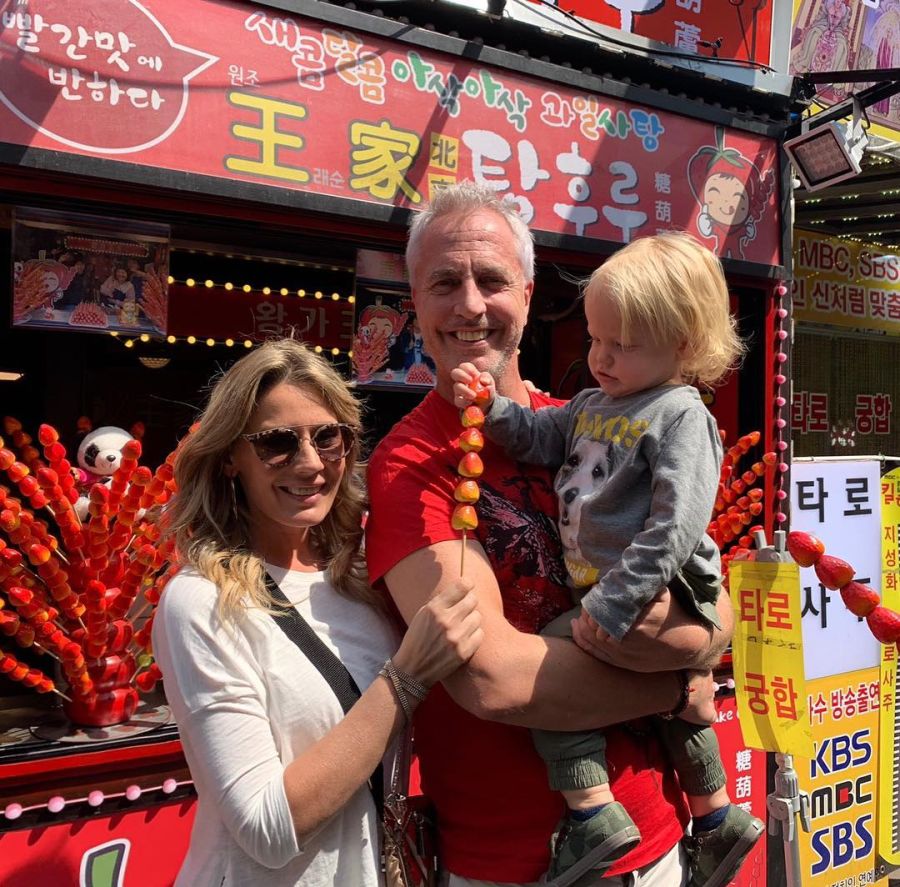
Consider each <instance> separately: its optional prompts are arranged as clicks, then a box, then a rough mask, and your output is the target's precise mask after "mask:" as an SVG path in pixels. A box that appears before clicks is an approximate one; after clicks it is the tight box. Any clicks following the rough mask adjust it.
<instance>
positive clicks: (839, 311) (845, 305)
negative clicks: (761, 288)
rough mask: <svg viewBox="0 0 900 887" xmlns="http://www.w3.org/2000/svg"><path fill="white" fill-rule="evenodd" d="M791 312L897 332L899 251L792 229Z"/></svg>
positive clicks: (810, 318)
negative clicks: (792, 273) (792, 274)
mask: <svg viewBox="0 0 900 887" xmlns="http://www.w3.org/2000/svg"><path fill="white" fill-rule="evenodd" d="M791 298H792V301H793V309H794V318H795V319H796V320H807V321H810V322H812V323H824V324H829V325H831V326H840V327H852V328H854V329H861V330H880V331H882V332H885V333H888V334H890V335H894V336H898V335H900V256H898V255H896V254H894V253H892V252H889V251H888V252H885V251H884V250H882V249H880V248H879V247H876V246H869V245H868V244H863V243H847V242H844V241H842V240H836V239H831V238H828V237H823V236H821V235H819V234H813V233H812V232H810V231H800V230H795V231H794V280H793V282H792V284H791Z"/></svg>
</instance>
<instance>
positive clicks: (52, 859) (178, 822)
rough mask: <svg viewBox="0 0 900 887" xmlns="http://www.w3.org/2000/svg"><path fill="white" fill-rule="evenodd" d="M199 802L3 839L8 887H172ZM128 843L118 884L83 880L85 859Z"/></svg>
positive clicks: (0, 854) (1, 876)
mask: <svg viewBox="0 0 900 887" xmlns="http://www.w3.org/2000/svg"><path fill="white" fill-rule="evenodd" d="M195 807H196V799H195V798H189V799H186V800H184V801H180V802H176V803H172V804H163V805H161V806H158V807H150V808H148V809H146V810H138V811H135V812H133V813H123V814H117V815H113V816H99V815H98V816H96V817H94V818H90V819H80V820H76V821H75V822H69V823H63V824H60V825H50V826H46V827H44V828H34V829H23V830H21V831H11V832H4V833H2V834H0V884H2V885H3V887H36V885H48V887H50V885H72V887H76V885H79V887H169V885H171V884H172V883H173V882H174V880H175V876H176V875H177V874H178V869H179V868H181V862H182V860H183V859H184V855H185V853H186V852H187V847H188V839H189V838H190V830H191V825H192V824H193V820H194V812H195ZM119 840H124V841H127V842H128V856H127V859H126V860H125V865H124V869H123V871H122V876H121V878H120V880H118V881H106V882H104V883H96V882H95V883H90V882H89V883H85V882H84V881H81V880H80V873H81V866H82V858H83V857H84V855H85V854H86V853H88V852H89V851H91V850H92V849H95V848H97V847H99V846H101V845H103V844H107V843H109V842H110V841H119Z"/></svg>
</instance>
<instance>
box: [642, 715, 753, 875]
mask: <svg viewBox="0 0 900 887" xmlns="http://www.w3.org/2000/svg"><path fill="white" fill-rule="evenodd" d="M660 724H661V727H660V732H661V734H662V736H663V742H664V744H665V746H666V749H667V751H668V753H669V755H670V757H671V759H672V763H673V765H674V767H675V770H676V772H677V773H678V779H679V782H680V783H681V788H682V790H683V791H684V793H685V794H686V795H687V796H688V803H689V804H690V807H691V815H692V816H693V823H692V825H691V835H690V837H687V838H685V839H684V843H685V846H686V848H687V850H688V854H689V855H690V868H691V879H690V881H689V882H688V887H724V885H725V884H728V883H729V882H730V881H731V880H733V879H734V876H735V875H736V874H737V872H738V870H739V869H740V867H741V865H742V863H743V862H744V859H745V858H746V857H747V854H748V853H749V852H750V851H751V850H752V849H753V847H754V845H755V844H756V842H757V841H758V840H759V839H760V838H761V837H762V835H763V832H764V831H765V825H764V824H763V823H762V822H761V821H760V820H759V819H757V818H756V817H755V816H753V815H751V814H750V813H748V812H747V811H746V810H744V809H742V808H741V807H737V806H735V805H734V804H732V803H731V802H730V800H729V798H728V792H727V790H726V788H725V771H724V768H723V767H722V761H721V758H720V756H719V742H718V740H717V739H716V734H715V732H714V731H713V729H712V727H700V726H697V725H695V724H689V723H687V722H686V721H681V720H679V719H678V718H675V719H673V720H670V721H666V720H663V721H660Z"/></svg>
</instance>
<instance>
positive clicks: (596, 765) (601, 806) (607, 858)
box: [532, 607, 640, 887]
mask: <svg viewBox="0 0 900 887" xmlns="http://www.w3.org/2000/svg"><path fill="white" fill-rule="evenodd" d="M579 612H580V607H579V608H577V609H575V610H573V611H571V612H570V613H567V614H565V615H564V616H562V617H560V618H559V619H557V620H555V621H554V622H551V623H550V625H549V626H547V628H546V629H544V632H543V634H549V635H551V636H554V637H571V626H570V621H571V619H572V618H574V616H577V615H578V613H579ZM532 736H533V737H534V744H535V747H536V748H537V750H538V753H539V754H540V755H541V757H542V758H543V759H544V762H545V763H546V764H547V772H548V777H549V782H550V788H552V789H554V790H555V791H559V792H561V793H562V795H563V797H564V798H565V799H566V804H567V806H568V808H569V814H568V816H567V817H566V818H565V819H563V820H562V821H561V822H560V824H559V827H558V829H557V832H556V834H555V835H554V836H553V839H552V841H551V852H552V858H551V862H550V869H549V871H548V883H549V884H550V885H552V887H566V885H569V884H574V882H575V881H577V880H578V879H580V878H581V877H582V875H584V873H585V872H588V871H592V870H596V871H605V870H606V869H607V868H609V867H610V866H611V865H612V864H613V863H614V862H615V861H616V860H617V859H619V858H621V857H622V856H624V855H625V854H626V853H627V852H628V851H629V850H630V849H631V848H632V847H634V846H635V845H636V844H637V843H638V842H639V841H640V833H639V832H638V830H637V827H636V826H635V824H634V823H633V822H632V820H631V817H630V816H629V815H628V813H626V811H625V808H624V807H623V806H622V805H621V804H619V803H617V802H616V801H615V799H614V798H613V795H612V792H611V791H610V787H609V776H608V775H607V770H606V737H605V736H604V735H603V733H602V732H601V731H599V730H592V731H584V732H578V733H572V732H563V731H551V730H533V731H532Z"/></svg>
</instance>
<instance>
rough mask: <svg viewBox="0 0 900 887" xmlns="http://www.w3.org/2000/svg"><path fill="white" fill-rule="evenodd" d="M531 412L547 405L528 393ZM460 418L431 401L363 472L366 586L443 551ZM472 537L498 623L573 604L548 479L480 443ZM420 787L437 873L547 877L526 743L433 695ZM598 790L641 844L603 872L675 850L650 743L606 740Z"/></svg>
mask: <svg viewBox="0 0 900 887" xmlns="http://www.w3.org/2000/svg"><path fill="white" fill-rule="evenodd" d="M531 401H532V407H534V408H535V409H538V408H540V407H542V406H547V405H549V404H552V403H555V402H556V401H553V400H551V399H550V398H547V397H545V396H543V395H539V394H532V396H531ZM460 430H461V426H460V423H459V412H458V411H457V410H456V409H455V408H454V407H453V405H452V404H450V403H449V402H448V401H446V400H444V399H443V398H442V397H441V396H440V395H439V394H437V392H434V391H432V392H431V393H429V394H428V396H427V397H426V398H425V400H424V401H423V402H422V403H421V404H420V405H419V406H418V407H417V408H416V409H415V410H413V411H412V412H411V413H410V414H409V415H408V416H407V417H406V418H404V419H403V420H402V421H401V422H399V423H398V424H397V425H396V426H395V427H394V428H393V429H392V431H391V432H390V433H389V434H388V435H387V437H385V439H384V440H383V441H382V442H381V444H380V445H379V446H378V447H377V448H376V450H375V452H374V453H373V455H372V458H371V460H370V462H369V472H368V478H369V479H368V483H369V496H370V499H371V513H370V516H369V520H368V523H367V525H366V551H367V557H368V562H369V574H370V577H371V579H372V581H373V583H377V582H379V581H380V580H382V579H383V578H384V576H385V574H386V573H387V572H388V571H389V570H390V569H391V568H392V567H394V566H395V565H396V564H397V563H399V562H400V561H401V560H403V558H405V557H407V556H408V555H410V554H412V553H413V552H415V551H418V550H419V549H421V548H424V547H427V546H429V545H432V544H434V543H437V542H443V541H446V540H450V539H456V538H458V537H459V534H458V533H457V532H456V531H454V530H453V529H452V528H451V526H450V515H451V513H452V511H453V507H454V505H455V504H456V503H455V501H454V499H453V489H454V487H455V486H456V483H457V482H458V479H459V478H458V475H457V472H456V467H457V464H458V462H459V458H460V455H461V454H460V451H459V450H458V449H457V448H456V446H455V440H456V438H457V436H458V435H459V432H460ZM481 455H482V458H483V461H484V465H485V471H484V474H483V475H482V476H481V477H480V478H479V479H478V483H479V487H480V488H481V499H480V500H479V502H478V506H477V508H478V518H479V522H478V528H477V529H476V531H475V533H474V535H475V537H476V538H477V539H478V541H479V542H480V543H481V545H482V547H483V548H484V550H485V552H486V553H487V556H488V559H489V560H490V561H491V564H492V566H493V568H494V572H495V574H496V576H497V582H498V584H499V586H500V591H501V595H502V598H503V608H504V615H505V616H506V618H507V619H508V620H509V622H510V624H511V625H513V626H514V627H515V628H516V629H518V630H519V631H523V632H529V633H535V632H538V631H540V629H541V628H542V627H543V626H544V625H546V624H547V623H548V622H549V621H550V620H551V619H554V618H555V617H556V616H558V615H559V614H560V613H562V612H563V611H565V610H567V609H569V608H570V607H571V605H572V598H571V596H570V592H569V590H568V588H567V587H566V574H565V569H564V567H563V564H562V551H561V545H560V541H559V534H558V532H557V529H556V514H557V504H556V496H555V494H554V492H553V478H552V475H551V473H550V472H549V471H547V470H546V469H543V468H538V467H535V466H529V465H523V464H520V463H516V462H514V461H512V460H511V459H509V458H508V457H507V456H506V454H505V453H504V452H503V450H502V449H501V448H500V447H498V446H496V445H494V444H492V443H491V442H490V441H486V442H485V447H484V450H483V451H482V453H481ZM415 730H416V750H417V752H418V755H419V759H420V767H421V776H422V787H423V790H424V792H425V794H427V795H428V796H429V797H430V798H431V799H432V800H433V802H434V804H435V807H436V809H437V813H438V820H439V825H440V836H441V853H442V860H443V864H444V865H445V866H446V867H447V868H448V869H449V870H450V871H451V872H453V873H454V874H457V875H460V876H462V877H467V878H475V879H478V880H486V881H501V882H511V883H523V882H528V881H536V880H537V879H538V878H539V877H540V876H541V875H542V874H543V873H544V872H545V871H546V869H547V865H548V862H549V849H548V848H549V838H550V835H551V833H552V831H553V828H554V826H555V825H556V823H557V821H558V819H559V818H560V816H562V814H563V812H564V805H563V801H562V796H561V795H560V794H558V793H556V792H552V791H551V790H550V789H549V787H548V783H547V773H546V768H545V766H544V763H543V761H542V760H541V759H540V757H539V756H538V754H537V752H536V751H535V748H534V745H533V743H532V740H531V733H530V731H529V730H527V729H525V728H523V727H511V726H507V725H505V724H497V723H492V722H490V721H484V720H481V719H479V718H477V717H475V716H473V715H471V714H469V713H468V712H467V711H465V710H464V709H462V708H461V707H460V706H458V705H457V704H456V703H455V702H453V700H452V699H450V697H449V695H448V694H447V693H446V691H445V690H444V689H443V687H441V686H438V687H435V688H434V689H433V690H432V692H431V693H430V694H429V696H428V699H427V700H426V701H425V702H424V703H423V704H422V705H421V706H420V707H419V709H418V711H417V712H416V717H415ZM605 734H606V738H607V763H608V766H609V773H610V783H611V787H612V791H613V793H614V795H615V796H616V799H617V800H619V801H620V802H621V803H622V804H624V806H625V808H626V809H627V810H628V812H629V813H630V814H631V817H632V818H633V819H634V822H635V824H636V825H637V826H638V828H639V829H640V832H641V835H642V841H641V843H640V844H639V845H638V847H637V848H635V850H633V851H632V852H631V853H629V854H628V855H627V856H625V857H623V858H622V859H621V860H620V861H619V862H618V863H617V864H616V865H615V866H614V867H613V868H611V869H610V870H609V872H608V875H609V876H612V875H616V874H621V873H622V872H626V871H633V870H634V869H638V868H642V867H643V866H645V865H647V864H649V863H651V862H653V861H655V860H657V859H659V858H660V857H661V856H663V855H664V854H665V853H667V852H668V851H669V850H670V849H671V848H672V847H673V846H674V845H675V844H676V843H677V842H678V841H679V840H680V839H681V837H682V834H683V832H684V825H685V823H686V821H687V814H686V809H685V806H684V799H683V797H682V795H681V793H680V791H679V789H678V787H677V783H676V782H675V780H674V778H673V776H672V774H671V768H669V767H667V766H666V763H665V761H664V758H663V752H662V749H661V747H660V744H659V742H658V740H657V739H656V737H655V735H654V734H652V733H650V734H639V733H638V732H637V731H636V730H635V729H631V728H628V727H613V728H608V729H607V730H606V731H605Z"/></svg>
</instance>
